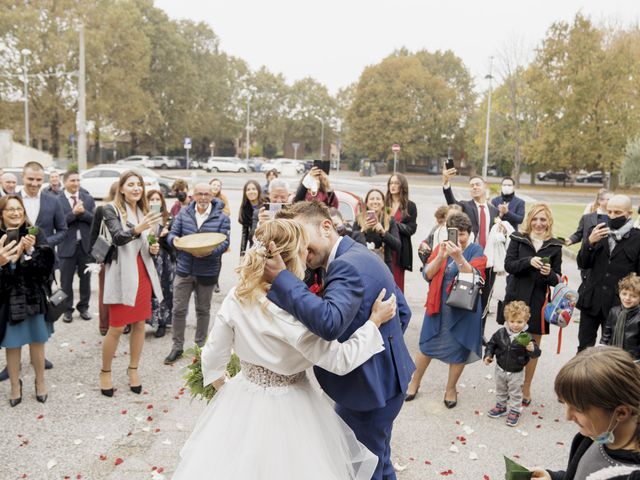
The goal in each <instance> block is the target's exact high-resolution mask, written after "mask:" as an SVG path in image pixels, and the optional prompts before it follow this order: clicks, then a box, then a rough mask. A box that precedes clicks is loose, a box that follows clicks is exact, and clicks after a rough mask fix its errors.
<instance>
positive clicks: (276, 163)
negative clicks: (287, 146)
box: [260, 158, 305, 173]
mask: <svg viewBox="0 0 640 480" xmlns="http://www.w3.org/2000/svg"><path fill="white" fill-rule="evenodd" d="M287 167H293V168H294V169H295V172H296V173H302V172H304V171H305V167H304V163H303V162H301V161H300V160H291V159H289V158H278V159H277V160H273V161H271V162H267V163H263V164H262V166H261V167H260V171H261V172H268V171H269V170H272V169H276V170H277V171H278V173H282V170H283V169H286V168H287Z"/></svg>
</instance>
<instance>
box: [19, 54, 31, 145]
mask: <svg viewBox="0 0 640 480" xmlns="http://www.w3.org/2000/svg"><path fill="white" fill-rule="evenodd" d="M20 54H21V55H22V74H23V78H24V144H25V145H26V146H27V147H28V146H29V76H28V75H27V57H28V56H29V55H31V50H28V49H26V48H23V49H22V50H20Z"/></svg>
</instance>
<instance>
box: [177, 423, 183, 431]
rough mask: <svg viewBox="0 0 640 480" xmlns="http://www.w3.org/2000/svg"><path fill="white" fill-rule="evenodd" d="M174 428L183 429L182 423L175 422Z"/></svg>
mask: <svg viewBox="0 0 640 480" xmlns="http://www.w3.org/2000/svg"><path fill="white" fill-rule="evenodd" d="M176 428H177V429H178V430H184V425H182V424H181V423H176Z"/></svg>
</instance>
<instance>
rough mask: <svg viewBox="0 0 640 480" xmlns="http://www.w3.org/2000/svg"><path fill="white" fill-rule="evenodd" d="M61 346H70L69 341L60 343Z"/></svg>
mask: <svg viewBox="0 0 640 480" xmlns="http://www.w3.org/2000/svg"><path fill="white" fill-rule="evenodd" d="M60 346H61V347H62V348H66V347H68V346H69V342H64V343H61V344H60Z"/></svg>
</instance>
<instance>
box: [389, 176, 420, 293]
mask: <svg viewBox="0 0 640 480" xmlns="http://www.w3.org/2000/svg"><path fill="white" fill-rule="evenodd" d="M385 202H386V204H387V208H388V209H389V212H390V214H391V216H392V217H393V218H394V220H395V221H396V224H397V225H398V232H399V233H400V241H401V242H402V247H401V249H400V251H399V252H393V258H392V262H393V269H392V271H393V278H394V279H395V281H396V285H398V287H399V288H400V290H402V292H404V271H405V270H409V271H411V270H413V247H412V246H411V236H412V235H413V234H414V233H416V229H417V228H418V226H417V224H416V218H417V217H418V209H417V208H416V204H415V203H413V202H412V201H411V200H409V182H407V177H405V176H404V175H402V174H401V173H394V174H393V175H391V177H389V181H388V182H387V195H386V196H385Z"/></svg>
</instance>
